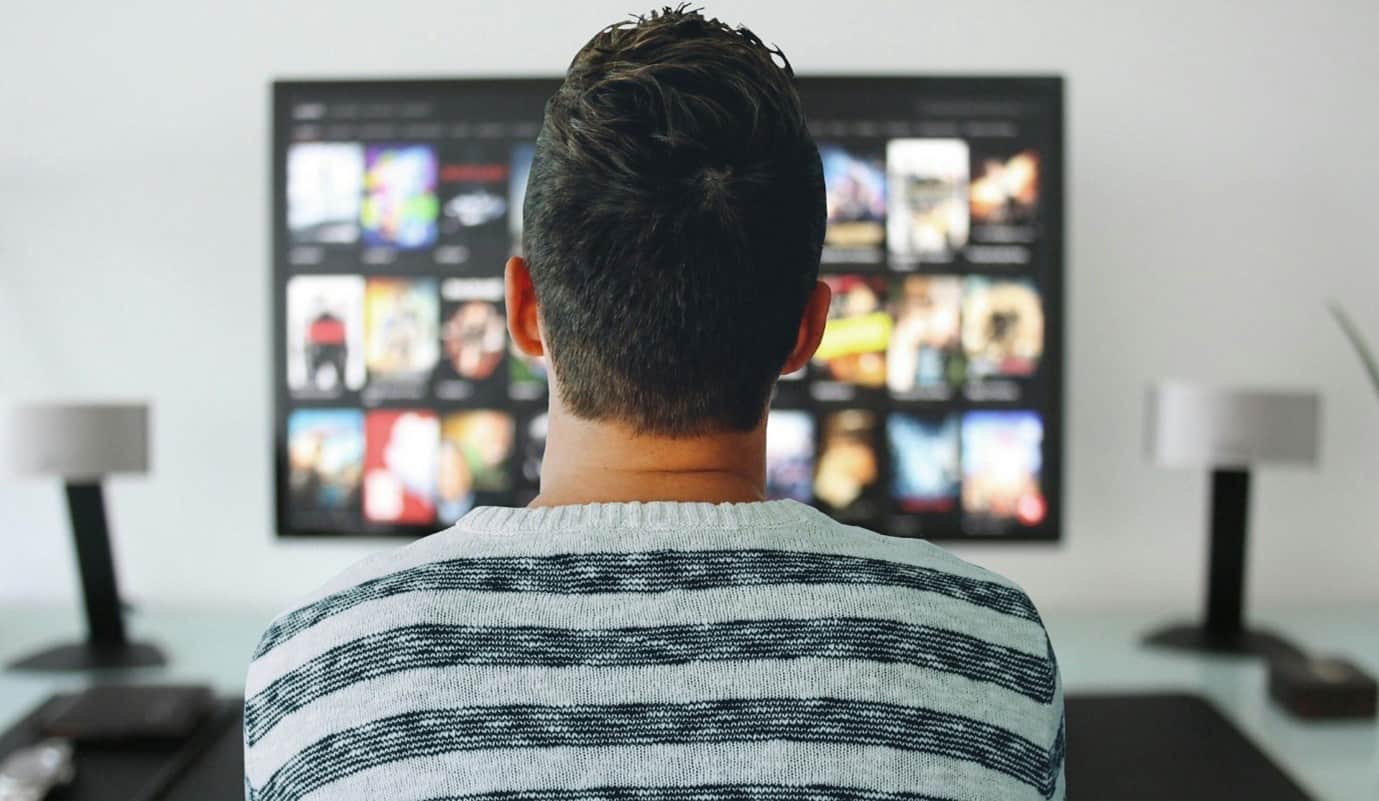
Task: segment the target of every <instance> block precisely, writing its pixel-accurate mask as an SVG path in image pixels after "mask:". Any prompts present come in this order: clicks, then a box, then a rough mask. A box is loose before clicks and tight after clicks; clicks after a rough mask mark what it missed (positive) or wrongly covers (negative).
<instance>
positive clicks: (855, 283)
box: [813, 275, 891, 400]
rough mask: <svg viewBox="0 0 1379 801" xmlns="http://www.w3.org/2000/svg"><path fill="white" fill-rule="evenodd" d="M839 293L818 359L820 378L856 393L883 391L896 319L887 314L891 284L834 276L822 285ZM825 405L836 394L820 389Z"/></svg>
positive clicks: (830, 308) (868, 277)
mask: <svg viewBox="0 0 1379 801" xmlns="http://www.w3.org/2000/svg"><path fill="white" fill-rule="evenodd" d="M822 280H823V281H824V282H825V283H826V284H828V287H829V289H831V290H832V291H833V298H832V299H831V300H830V301H829V306H828V323H827V325H826V326H825V328H824V336H823V340H822V341H821V342H820V343H819V349H818V350H817V351H816V352H815V353H814V365H815V368H816V374H817V376H818V377H819V378H820V379H821V380H822V381H828V382H836V383H838V384H842V385H848V386H850V387H861V388H868V389H879V388H882V387H885V385H886V347H887V345H888V344H889V343H890V336H891V316H890V315H889V314H888V313H887V312H886V282H887V279H886V277H885V276H881V275H830V276H824V277H823V279H822ZM813 389H814V390H816V391H818V392H823V393H824V394H825V395H826V397H825V396H820V397H819V399H820V400H839V399H845V398H843V397H841V396H839V397H834V395H833V392H834V388H830V387H827V386H821V385H819V384H817V383H816V384H815V386H814V387H813Z"/></svg>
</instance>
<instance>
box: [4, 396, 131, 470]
mask: <svg viewBox="0 0 1379 801" xmlns="http://www.w3.org/2000/svg"><path fill="white" fill-rule="evenodd" d="M148 434H149V407H148V404H147V403H46V404H29V405H22V406H13V407H10V408H7V409H3V410H0V473H3V474H8V475H12V476H19V477H27V476H60V477H62V478H65V479H68V480H81V479H99V478H101V477H102V476H108V475H111V474H112V473H147V472H148V467H149V464H148Z"/></svg>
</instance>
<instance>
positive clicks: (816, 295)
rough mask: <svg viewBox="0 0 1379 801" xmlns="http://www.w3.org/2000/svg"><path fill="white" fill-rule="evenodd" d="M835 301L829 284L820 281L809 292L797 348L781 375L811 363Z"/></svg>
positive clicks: (786, 362)
mask: <svg viewBox="0 0 1379 801" xmlns="http://www.w3.org/2000/svg"><path fill="white" fill-rule="evenodd" d="M832 299H833V291H832V290H830V289H829V288H828V284H825V283H824V282H823V281H819V282H818V283H816V284H814V289H812V290H810V292H809V300H807V301H805V304H804V314H802V315H800V330H799V331H798V332H797V333H796V334H795V347H794V349H793V350H791V351H790V356H789V357H788V358H787V359H786V360H785V366H784V367H782V368H781V375H785V374H786V373H793V372H795V371H796V370H798V369H800V368H801V367H804V366H805V365H806V364H808V363H809V360H810V358H812V357H813V356H814V351H816V350H818V349H819V343H820V342H821V341H822V340H823V338H824V325H825V324H827V323H828V304H829V301H831V300H832Z"/></svg>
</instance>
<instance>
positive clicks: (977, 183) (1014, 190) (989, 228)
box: [970, 147, 1039, 242]
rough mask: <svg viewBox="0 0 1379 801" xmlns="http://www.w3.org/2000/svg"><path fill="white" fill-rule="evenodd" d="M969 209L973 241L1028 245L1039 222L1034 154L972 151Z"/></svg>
mask: <svg viewBox="0 0 1379 801" xmlns="http://www.w3.org/2000/svg"><path fill="white" fill-rule="evenodd" d="M970 207H971V214H972V237H973V239H974V240H975V241H978V242H1030V241H1032V240H1033V239H1034V236H1035V234H1036V229H1035V224H1036V223H1037V222H1038V220H1039V153H1038V151H1036V150H1034V149H1033V148H1023V149H1014V150H1012V149H1003V150H1002V149H988V148H975V147H974V149H973V153H972V187H971V203H970Z"/></svg>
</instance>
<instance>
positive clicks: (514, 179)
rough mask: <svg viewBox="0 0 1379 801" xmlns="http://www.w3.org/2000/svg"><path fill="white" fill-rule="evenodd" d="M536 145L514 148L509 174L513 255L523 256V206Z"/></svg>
mask: <svg viewBox="0 0 1379 801" xmlns="http://www.w3.org/2000/svg"><path fill="white" fill-rule="evenodd" d="M535 155H536V145H532V144H525V143H524V144H520V145H514V146H513V148H512V169H511V171H510V172H509V173H508V176H509V177H508V208H509V209H511V212H510V213H509V214H508V235H509V237H510V238H511V240H512V255H514V256H521V255H522V206H523V203H524V202H525V201H526V199H527V180H528V179H529V178H530V177H531V163H532V158H533V157H534V156H535Z"/></svg>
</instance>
